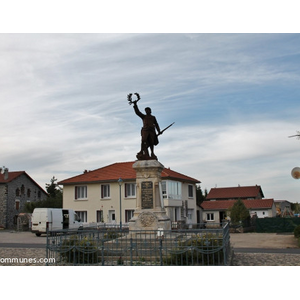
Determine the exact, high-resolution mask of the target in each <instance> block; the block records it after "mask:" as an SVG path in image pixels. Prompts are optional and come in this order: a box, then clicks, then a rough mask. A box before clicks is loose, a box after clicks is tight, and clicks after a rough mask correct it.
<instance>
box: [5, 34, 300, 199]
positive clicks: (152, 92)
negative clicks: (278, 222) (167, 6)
mask: <svg viewBox="0 0 300 300" xmlns="http://www.w3.org/2000/svg"><path fill="white" fill-rule="evenodd" d="M299 69H300V34H287V33H285V34H275V33H269V34H259V33H257V34H246V33H241V34H226V33H222V34H216V33H207V34H196V33H193V34H184V33H182V34H180V33H176V34H175V33H174V34H172V33H166V34H163V33H156V34H150V33H137V34H129V33H121V34H113V33H110V34H59V33H57V34H29V33H28V34H0V103H1V117H0V128H1V130H0V141H1V148H0V159H1V160H0V165H4V166H6V167H8V168H9V170H10V171H18V170H25V171H26V172H27V173H28V174H29V175H30V176H31V177H32V178H33V179H34V180H36V181H37V182H38V183H39V184H40V185H41V186H42V187H45V183H48V182H50V178H52V176H55V177H56V178H58V180H63V179H66V178H68V177H71V176H74V175H77V174H80V173H81V172H83V171H84V170H85V169H87V170H94V169H97V168H100V167H103V166H105V165H108V164H111V163H114V162H123V161H133V160H135V155H136V153H137V152H138V151H139V148H140V127H141V125H142V123H141V120H140V118H139V117H137V116H136V115H135V114H134V111H133V108H132V106H130V105H128V102H127V94H128V93H135V92H138V93H140V96H141V100H140V101H139V106H140V109H141V110H143V109H144V108H145V107H146V106H150V107H151V108H152V113H153V115H155V116H156V118H157V120H158V122H159V125H160V127H161V128H164V127H166V126H168V125H169V124H170V123H172V122H175V124H174V125H173V126H172V127H171V128H170V129H168V130H167V131H166V132H165V133H164V134H163V135H162V136H160V143H159V145H158V146H157V147H156V149H155V151H156V155H157V156H158V159H159V161H160V162H161V163H162V164H163V165H164V166H165V167H170V168H172V169H174V170H176V171H178V172H180V173H183V174H186V175H189V176H191V177H194V178H196V179H198V180H200V181H201V187H202V189H205V188H206V189H207V190H208V191H209V190H210V189H211V188H213V187H216V186H217V187H226V186H237V185H242V186H246V185H255V184H257V185H261V187H262V189H263V192H264V194H265V197H266V198H274V199H275V200H282V199H284V200H288V201H292V202H295V201H300V181H297V180H295V179H293V178H292V177H291V170H292V169H293V168H294V167H296V166H300V141H298V140H297V139H296V138H288V136H289V135H293V134H296V131H297V130H300V122H299V112H300V101H299V95H300V86H299V82H300V73H299Z"/></svg>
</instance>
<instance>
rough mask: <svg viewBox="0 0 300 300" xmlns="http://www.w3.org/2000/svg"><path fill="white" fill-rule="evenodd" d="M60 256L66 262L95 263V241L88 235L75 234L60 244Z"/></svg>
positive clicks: (96, 251) (96, 252)
mask: <svg viewBox="0 0 300 300" xmlns="http://www.w3.org/2000/svg"><path fill="white" fill-rule="evenodd" d="M61 257H62V259H63V260H64V261H66V262H68V263H78V264H95V263H97V258H98V248H97V245H96V242H95V241H94V240H92V239H91V238H90V237H83V238H81V239H80V238H79V237H78V236H77V235H74V236H71V237H70V238H69V239H65V240H64V241H63V242H62V245H61Z"/></svg>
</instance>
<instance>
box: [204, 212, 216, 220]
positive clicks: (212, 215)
mask: <svg viewBox="0 0 300 300" xmlns="http://www.w3.org/2000/svg"><path fill="white" fill-rule="evenodd" d="M206 220H207V221H214V220H215V215H214V214H213V213H209V214H206Z"/></svg>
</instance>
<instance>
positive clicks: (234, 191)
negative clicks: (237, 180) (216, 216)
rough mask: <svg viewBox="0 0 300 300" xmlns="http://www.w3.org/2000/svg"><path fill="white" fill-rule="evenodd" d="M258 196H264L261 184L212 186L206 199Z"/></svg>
mask: <svg viewBox="0 0 300 300" xmlns="http://www.w3.org/2000/svg"><path fill="white" fill-rule="evenodd" d="M257 196H261V197H262V198H263V197H264V194H263V192H262V189H261V187H260V186H259V185H254V186H238V187H225V188H212V189H211V190H210V191H209V193H208V195H207V197H206V199H207V200H211V199H216V200H218V199H219V200H221V199H238V198H241V199H242V198H256V197H257Z"/></svg>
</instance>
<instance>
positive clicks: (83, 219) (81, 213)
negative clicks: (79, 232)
mask: <svg viewBox="0 0 300 300" xmlns="http://www.w3.org/2000/svg"><path fill="white" fill-rule="evenodd" d="M75 212H76V214H77V216H78V218H79V219H80V221H81V222H87V211H75Z"/></svg>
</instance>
